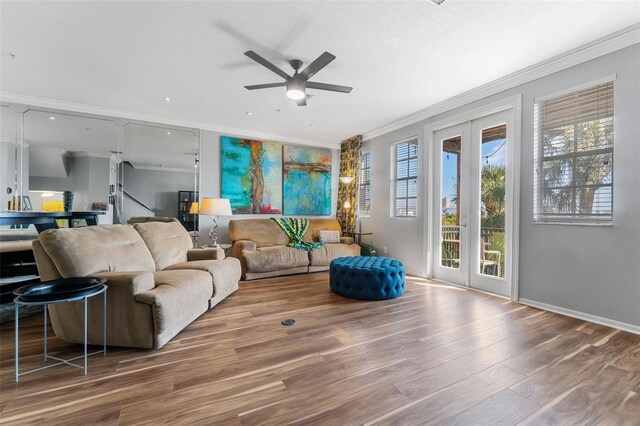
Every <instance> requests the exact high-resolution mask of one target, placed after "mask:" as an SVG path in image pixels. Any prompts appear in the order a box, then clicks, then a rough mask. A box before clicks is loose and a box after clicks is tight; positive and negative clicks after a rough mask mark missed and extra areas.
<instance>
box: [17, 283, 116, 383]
mask: <svg viewBox="0 0 640 426" xmlns="http://www.w3.org/2000/svg"><path fill="white" fill-rule="evenodd" d="M106 282H107V280H106V279H105V278H93V277H81V278H62V279H59V280H53V281H46V282H43V283H38V284H31V285H27V286H24V287H20V288H18V289H17V290H15V291H14V292H13V294H15V295H16V296H17V297H16V298H15V299H14V300H13V301H14V303H15V357H16V359H15V363H16V383H17V382H18V379H19V377H20V376H24V375H25V374H29V373H34V372H36V371H40V370H44V369H46V368H51V367H55V366H57V365H62V364H67V365H71V366H73V367H78V368H81V369H83V370H84V374H85V375H86V374H87V371H88V368H87V357H89V356H91V355H96V354H100V353H101V354H103V355H105V356H106V354H107V286H106V284H105V283H106ZM98 294H103V299H104V304H103V310H104V311H103V324H102V327H103V339H104V340H103V347H102V350H101V351H97V352H92V353H90V354H89V353H87V299H89V298H90V297H93V296H97V295H98ZM79 300H84V355H80V356H77V357H74V358H70V359H62V358H58V357H55V356H53V355H49V353H48V351H47V307H48V306H49V305H52V304H55V303H67V302H76V301H79ZM33 305H42V306H43V307H44V360H45V361H47V360H48V359H49V358H51V359H54V360H56V361H58V362H57V363H55V364H50V365H45V366H44V367H39V368H34V369H32V370H28V371H25V372H22V373H20V370H19V363H18V359H19V353H18V348H19V333H18V331H19V328H20V324H19V321H20V317H19V315H18V311H19V308H20V306H33ZM79 358H84V365H79V364H75V363H73V362H72V361H75V360H77V359H79Z"/></svg>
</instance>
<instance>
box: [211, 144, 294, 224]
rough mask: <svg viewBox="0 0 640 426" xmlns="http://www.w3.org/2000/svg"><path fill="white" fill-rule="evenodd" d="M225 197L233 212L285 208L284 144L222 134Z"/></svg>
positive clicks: (223, 196)
mask: <svg viewBox="0 0 640 426" xmlns="http://www.w3.org/2000/svg"><path fill="white" fill-rule="evenodd" d="M220 145H221V156H222V157H221V158H222V161H221V174H222V175H221V186H222V188H221V189H222V190H221V192H222V198H228V199H229V200H230V201H231V209H232V211H233V214H280V213H281V212H282V145H281V144H279V143H275V142H261V141H254V140H249V139H238V138H231V137H228V136H222V137H221V138H220Z"/></svg>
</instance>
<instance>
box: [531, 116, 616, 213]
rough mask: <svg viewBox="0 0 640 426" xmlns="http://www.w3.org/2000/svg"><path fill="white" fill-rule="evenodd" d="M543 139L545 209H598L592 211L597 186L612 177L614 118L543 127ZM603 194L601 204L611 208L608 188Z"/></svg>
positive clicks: (553, 210) (585, 211)
mask: <svg viewBox="0 0 640 426" xmlns="http://www.w3.org/2000/svg"><path fill="white" fill-rule="evenodd" d="M543 142H544V145H543V157H544V160H543V163H542V169H543V170H542V173H543V178H544V185H545V188H544V189H543V203H544V211H545V212H546V213H580V214H592V213H599V212H598V211H597V209H596V211H594V202H596V201H597V200H596V196H597V193H598V190H599V189H601V188H602V187H603V185H604V186H609V185H610V184H611V180H612V172H613V162H612V155H613V154H612V152H611V147H612V146H613V120H612V119H610V118H605V119H601V120H592V121H588V122H584V123H580V124H576V125H569V126H564V127H559V128H556V129H551V130H546V131H545V132H544V137H543ZM574 154H578V155H577V156H576V155H574ZM554 157H558V158H557V159H555V158H554ZM603 195H604V194H603ZM606 195H607V197H606V198H604V199H603V200H602V201H603V203H604V204H603V205H602V206H599V207H601V208H610V198H609V197H610V191H609V192H607V193H606ZM607 198H609V199H608V200H607ZM604 213H606V212H604Z"/></svg>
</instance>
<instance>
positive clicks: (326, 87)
mask: <svg viewBox="0 0 640 426" xmlns="http://www.w3.org/2000/svg"><path fill="white" fill-rule="evenodd" d="M307 89H318V90H328V91H330V92H341V93H351V91H352V90H353V87H349V86H338V85H337V84H327V83H316V82H315V81H307Z"/></svg>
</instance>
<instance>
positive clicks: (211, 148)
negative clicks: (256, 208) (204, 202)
mask: <svg viewBox="0 0 640 426" xmlns="http://www.w3.org/2000/svg"><path fill="white" fill-rule="evenodd" d="M220 136H232V137H238V138H245V139H251V136H247V135H231V134H227V133H224V134H223V133H218V132H212V131H206V130H201V131H200V188H201V190H200V197H213V198H219V197H220ZM331 154H332V164H331V171H332V187H331V198H332V199H331V211H332V212H335V211H336V206H337V199H338V176H339V175H340V151H339V150H337V149H332V150H331ZM272 216H277V215H237V216H233V219H234V220H236V219H250V218H269V217H272ZM304 217H307V218H309V217H310V216H304ZM322 217H335V214H334V215H332V216H322ZM231 219H232V218H230V217H227V218H220V220H219V221H218V224H219V228H218V243H228V242H230V239H229V226H228V225H229V220H231ZM211 226H213V220H212V218H211V217H209V216H200V235H199V243H200V244H201V245H205V244H210V240H209V230H210V229H211Z"/></svg>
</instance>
